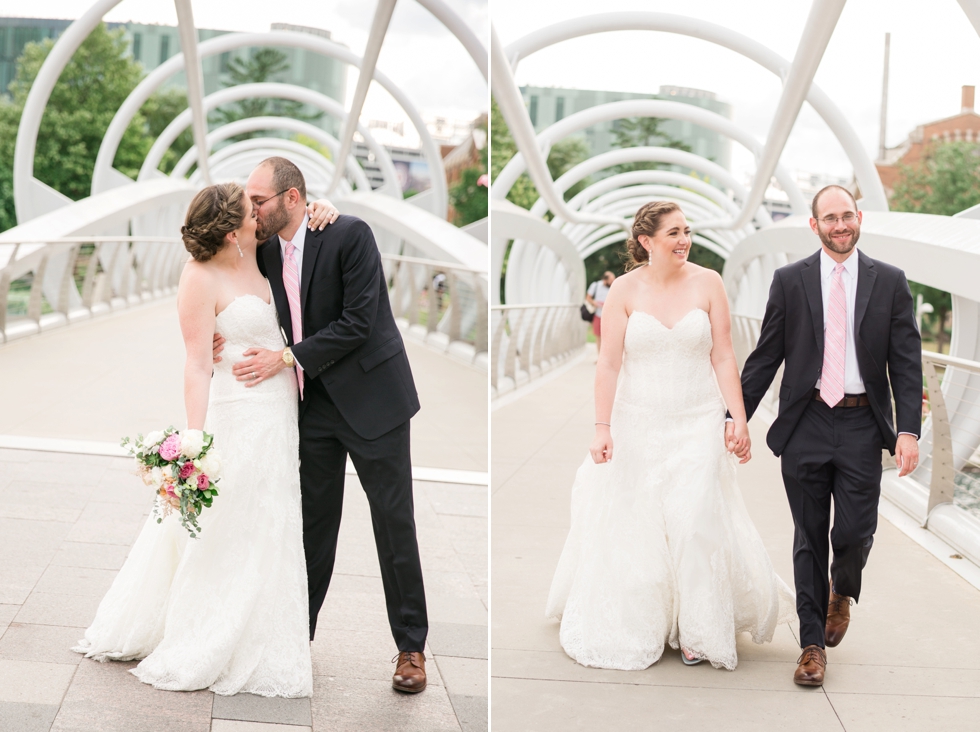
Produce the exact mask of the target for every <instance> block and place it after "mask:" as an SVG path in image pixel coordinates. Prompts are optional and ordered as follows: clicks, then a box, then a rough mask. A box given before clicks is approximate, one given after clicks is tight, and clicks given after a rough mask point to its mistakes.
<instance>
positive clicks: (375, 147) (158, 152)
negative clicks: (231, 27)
mask: <svg viewBox="0 0 980 732" xmlns="http://www.w3.org/2000/svg"><path fill="white" fill-rule="evenodd" d="M255 97H277V98H282V99H292V100H295V101H298V102H303V103H305V104H309V105H311V106H314V107H319V108H320V109H323V110H325V111H327V112H330V113H331V114H334V115H335V116H338V117H340V116H341V115H344V117H346V113H345V112H343V107H341V105H340V103H339V102H337V101H336V100H335V99H331V98H330V97H328V96H326V95H325V94H320V93H319V92H315V91H312V90H311V89H305V88H303V87H298V86H294V85H292V84H276V83H272V82H263V83H260V84H240V85H238V86H232V87H229V88H227V89H222V90H221V91H217V92H215V93H214V94H209V95H208V96H206V97H205V98H204V109H205V111H210V110H212V109H214V108H215V107H218V106H220V105H222V104H227V103H229V102H235V101H238V100H240V99H246V98H249V99H250V98H255ZM190 121H191V111H190V110H189V109H185V110H184V111H183V112H181V113H180V114H179V115H177V116H176V117H175V118H174V119H173V121H171V122H170V124H169V125H167V127H166V128H165V129H164V130H163V132H161V133H160V136H159V137H157V139H156V141H155V142H154V143H153V146H152V147H151V148H150V151H149V152H148V153H147V155H146V158H145V159H144V160H143V165H142V167H141V168H140V172H139V175H138V176H137V181H141V180H146V179H147V178H148V177H149V176H150V175H151V174H152V171H155V170H156V169H157V166H159V165H160V161H161V160H162V159H163V155H164V153H166V151H167V150H168V149H169V148H170V146H171V145H172V144H173V142H174V140H176V139H177V137H178V136H180V133H181V132H183V131H184V130H185V129H187V127H188V125H189V124H190ZM357 129H358V131H359V132H360V133H361V135H362V136H363V137H364V140H365V141H366V143H367V144H368V147H369V148H370V149H371V150H372V151H373V152H375V155H376V156H377V158H378V160H379V162H380V165H381V172H382V175H383V177H384V179H385V185H386V186H387V185H392V186H395V187H397V186H398V183H397V181H398V175H397V173H396V172H395V167H394V165H393V164H392V162H391V156H389V155H388V153H387V151H386V150H384V148H383V147H381V145H379V144H378V143H377V141H376V140H375V139H374V137H373V136H372V135H371V134H370V132H369V131H368V130H367V128H366V127H364V126H363V125H360V124H359V125H358V126H357ZM399 190H400V189H399Z"/></svg>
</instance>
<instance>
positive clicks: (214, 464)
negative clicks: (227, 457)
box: [194, 448, 221, 481]
mask: <svg viewBox="0 0 980 732" xmlns="http://www.w3.org/2000/svg"><path fill="white" fill-rule="evenodd" d="M194 465H195V466H197V468H198V470H200V471H201V472H202V473H204V474H205V475H206V476H208V477H209V478H210V479H211V480H212V481H215V480H217V479H218V478H219V477H220V476H221V456H220V455H219V454H218V451H217V450H215V449H213V448H212V449H211V450H208V454H207V455H205V456H204V457H202V458H201V459H200V460H195V461H194Z"/></svg>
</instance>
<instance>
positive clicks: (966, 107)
mask: <svg viewBox="0 0 980 732" xmlns="http://www.w3.org/2000/svg"><path fill="white" fill-rule="evenodd" d="M973 92H974V88H973V87H972V86H964V87H963V109H961V110H960V113H961V114H969V113H970V112H972V111H973Z"/></svg>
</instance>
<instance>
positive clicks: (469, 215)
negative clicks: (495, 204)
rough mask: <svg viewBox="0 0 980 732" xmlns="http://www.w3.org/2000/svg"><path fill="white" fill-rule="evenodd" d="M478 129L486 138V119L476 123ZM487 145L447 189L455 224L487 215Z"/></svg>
mask: <svg viewBox="0 0 980 732" xmlns="http://www.w3.org/2000/svg"><path fill="white" fill-rule="evenodd" d="M478 129H480V130H482V131H483V135H484V140H486V139H487V138H486V134H487V123H486V120H484V121H483V122H482V123H481V124H480V125H478ZM487 147H488V146H487V145H486V144H484V145H483V147H482V149H480V160H479V162H478V163H477V164H476V165H473V166H471V167H469V168H466V169H464V170H463V171H462V173H461V175H460V178H459V180H458V181H456V182H455V183H454V184H453V185H452V186H451V187H450V189H449V203H450V204H451V205H452V207H453V210H454V212H455V216H454V217H453V223H454V224H456V226H466V225H467V224H472V223H473V222H474V221H480V220H481V219H485V218H486V217H487V214H488V204H489V190H488V187H487V185H486V177H485V176H486V173H487V162H488V157H489V151H488V149H487ZM481 178H482V181H483V182H482V183H481Z"/></svg>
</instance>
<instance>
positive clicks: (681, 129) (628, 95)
mask: <svg viewBox="0 0 980 732" xmlns="http://www.w3.org/2000/svg"><path fill="white" fill-rule="evenodd" d="M521 94H522V96H523V97H524V104H525V105H526V106H527V109H528V114H529V115H530V117H531V123H532V124H533V125H534V131H535V132H541V131H542V130H544V129H545V128H547V127H550V126H551V125H553V124H554V123H555V122H557V121H559V120H561V119H564V118H565V117H567V116H569V115H570V114H574V113H575V112H580V111H582V110H583V109H588V108H590V107H596V106H598V105H600V104H607V103H609V102H620V101H624V100H631V99H660V100H664V101H671V102H682V103H684V104H693V105H694V106H697V107H702V108H703V109H708V110H710V111H712V112H715V113H717V114H720V115H722V116H723V117H726V118H728V119H731V117H732V107H731V105H730V104H726V103H725V102H721V101H719V100H718V99H717V97H716V96H715V94H714V93H713V92H709V91H704V90H701V89H688V88H686V87H678V86H662V87H660V89H659V91H658V92H657V93H656V94H637V93H633V92H617V91H602V90H596V89H568V88H561V87H540V86H525V87H522V88H521ZM618 125H619V120H612V121H609V122H602V123H600V124H597V125H592V126H591V127H588V128H586V129H585V130H583V131H582V132H581V133H580V134H581V136H582V137H583V138H584V140H585V142H586V144H587V145H588V146H589V150H590V152H591V154H592V155H599V154H601V153H604V152H607V151H609V150H612V149H613V148H614V147H615V145H614V141H615V136H614V134H613V132H614V130H615V129H616V128H617V127H618ZM661 129H662V130H663V131H664V132H665V133H667V134H668V135H670V136H671V137H673V138H675V139H678V140H680V141H681V142H684V143H685V144H687V145H688V146H689V147H690V148H691V151H692V152H693V153H694V154H695V155H700V156H701V157H705V158H708V159H710V160H713V161H714V162H716V163H718V164H719V165H721V166H722V167H723V168H725V169H730V166H731V140H730V139H729V138H727V137H725V136H724V135H720V134H718V133H717V132H714V131H713V130H709V129H706V128H704V127H701V126H699V125H695V124H692V123H690V122H685V121H681V120H672V119H669V120H664V122H663V124H662V125H661Z"/></svg>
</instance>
